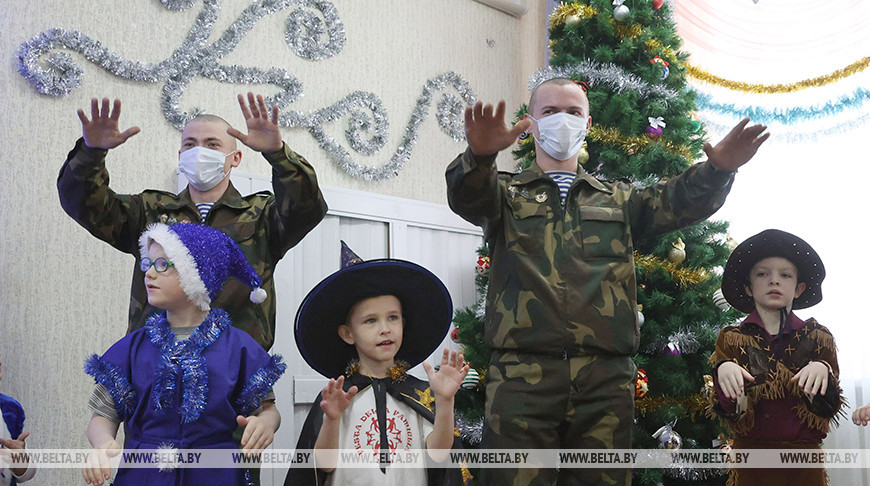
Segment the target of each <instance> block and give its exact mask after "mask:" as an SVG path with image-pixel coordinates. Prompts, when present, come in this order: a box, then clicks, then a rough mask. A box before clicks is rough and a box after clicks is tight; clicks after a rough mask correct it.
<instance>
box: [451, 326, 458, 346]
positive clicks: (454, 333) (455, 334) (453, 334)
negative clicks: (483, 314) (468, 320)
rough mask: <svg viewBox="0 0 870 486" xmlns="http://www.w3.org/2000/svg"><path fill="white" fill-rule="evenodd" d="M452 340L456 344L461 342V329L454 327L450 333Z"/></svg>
mask: <svg viewBox="0 0 870 486" xmlns="http://www.w3.org/2000/svg"><path fill="white" fill-rule="evenodd" d="M450 339H452V340H453V342H454V343H458V342H459V328H458V327H454V328H453V330H452V331H450Z"/></svg>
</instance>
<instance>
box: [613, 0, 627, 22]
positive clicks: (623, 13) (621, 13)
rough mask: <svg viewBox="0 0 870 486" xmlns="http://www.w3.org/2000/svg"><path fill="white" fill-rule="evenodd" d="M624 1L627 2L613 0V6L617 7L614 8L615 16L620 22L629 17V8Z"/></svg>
mask: <svg viewBox="0 0 870 486" xmlns="http://www.w3.org/2000/svg"><path fill="white" fill-rule="evenodd" d="M623 3H625V0H613V6H614V7H616V8H614V9H613V18H614V19H615V20H616V21H618V22H622V21H623V20H625V19H626V18H628V13H629V10H628V7H626V6H625V5H623Z"/></svg>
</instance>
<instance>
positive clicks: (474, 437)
mask: <svg viewBox="0 0 870 486" xmlns="http://www.w3.org/2000/svg"><path fill="white" fill-rule="evenodd" d="M456 430H458V431H459V437H460V438H461V439H462V441H463V442H464V443H466V444H470V445H477V444H480V440H481V439H482V438H483V419H482V418H479V419H477V420H469V419H467V418H465V417H464V416H463V415H462V414H461V413H459V412H456Z"/></svg>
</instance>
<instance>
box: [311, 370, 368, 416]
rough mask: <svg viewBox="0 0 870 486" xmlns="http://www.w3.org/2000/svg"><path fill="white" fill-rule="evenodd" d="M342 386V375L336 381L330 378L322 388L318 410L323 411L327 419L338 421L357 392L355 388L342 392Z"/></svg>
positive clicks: (357, 389)
mask: <svg viewBox="0 0 870 486" xmlns="http://www.w3.org/2000/svg"><path fill="white" fill-rule="evenodd" d="M343 386H344V375H342V376H339V377H338V379H335V378H330V379H329V383H327V384H326V386H325V387H323V393H322V394H321V398H322V400H321V401H320V408H322V409H323V414H324V415H326V417H327V418H330V419H332V420H338V419H340V418H341V414H343V413H344V411H345V410H347V407H349V406H350V403H351V402H352V401H353V397H355V396H356V392H358V391H359V388H357V387H356V386H352V387H350V389H349V390H347V391H344V388H343Z"/></svg>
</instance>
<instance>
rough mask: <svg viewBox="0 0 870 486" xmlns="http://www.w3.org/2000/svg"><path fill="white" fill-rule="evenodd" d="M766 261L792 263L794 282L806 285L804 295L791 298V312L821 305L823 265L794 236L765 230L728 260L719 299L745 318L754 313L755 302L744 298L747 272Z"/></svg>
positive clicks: (735, 250)
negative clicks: (795, 273) (773, 260)
mask: <svg viewBox="0 0 870 486" xmlns="http://www.w3.org/2000/svg"><path fill="white" fill-rule="evenodd" d="M769 257H782V258H785V259H786V260H788V261H790V262H792V263H793V264H794V266H795V267H797V271H798V282H803V283H805V284H806V289H804V292H803V293H802V294H801V295H800V296H799V297H795V299H794V302H793V303H792V309H805V308H807V307H812V306H814V305H816V304H818V303H819V302H821V300H822V280H824V279H825V265H824V264H822V259H821V258H819V254H818V253H816V251H815V250H813V247H811V246H810V245H809V243H807V242H806V241H804V240H802V239H800V238H798V237H797V236H795V235H793V234H791V233H786V232H785V231H780V230H776V229H769V230H764V231H762V232H761V233H758V234H757V235H755V236H751V237H749V238H747V239H746V241H744V242H743V243H740V244H739V245H738V246H737V248H735V249H734V251H733V252H732V253H731V256H730V257H728V263H726V264H725V273H724V274H723V275H722V295H724V296H725V299H726V300H727V301H728V303H729V304H731V305H732V306H734V308H736V309H737V310H739V311H741V312H745V313H747V314H748V313H750V312H752V311H753V310H754V309H755V302H754V301H753V300H752V297H750V296H749V295H747V294H746V286H747V285H749V272H750V270H752V267H753V266H754V265H755V264H756V263H758V262H759V261H761V260H764V259H765V258H769Z"/></svg>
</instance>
